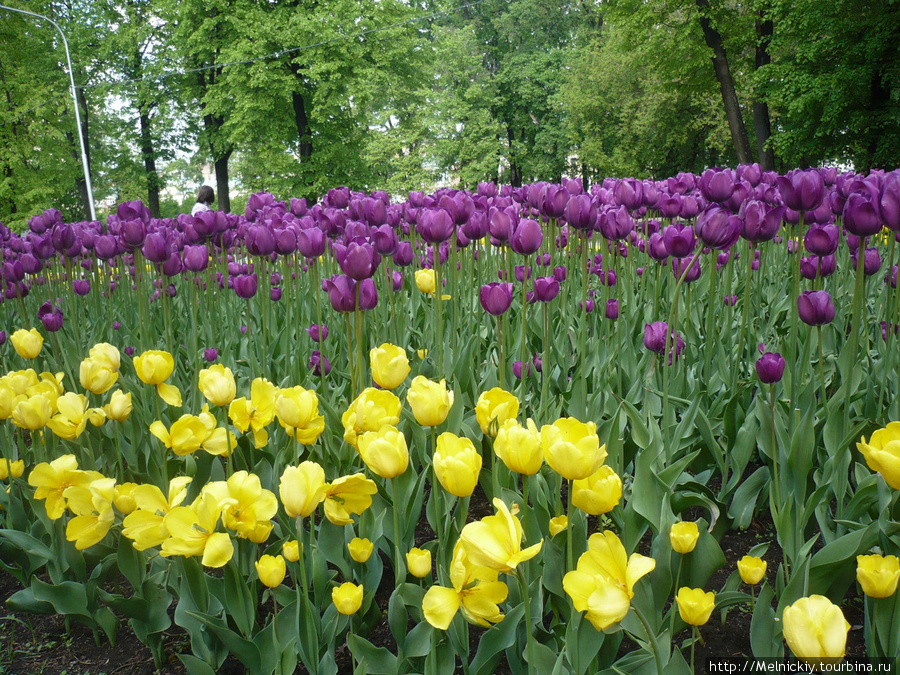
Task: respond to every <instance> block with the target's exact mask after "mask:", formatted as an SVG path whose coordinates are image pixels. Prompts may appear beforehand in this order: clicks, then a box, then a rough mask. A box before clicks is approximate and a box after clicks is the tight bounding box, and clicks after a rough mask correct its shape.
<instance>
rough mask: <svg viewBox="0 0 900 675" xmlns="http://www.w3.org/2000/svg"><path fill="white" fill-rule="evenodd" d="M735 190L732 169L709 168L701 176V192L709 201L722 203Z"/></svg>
mask: <svg viewBox="0 0 900 675" xmlns="http://www.w3.org/2000/svg"><path fill="white" fill-rule="evenodd" d="M733 192H734V177H733V176H732V173H731V170H730V169H707V170H706V171H704V172H703V175H701V176H700V194H702V195H703V196H704V197H705V198H706V199H707V200H708V201H710V202H717V203H722V202H724V201H726V200H727V199H728V198H729V197H731V194H732V193H733Z"/></svg>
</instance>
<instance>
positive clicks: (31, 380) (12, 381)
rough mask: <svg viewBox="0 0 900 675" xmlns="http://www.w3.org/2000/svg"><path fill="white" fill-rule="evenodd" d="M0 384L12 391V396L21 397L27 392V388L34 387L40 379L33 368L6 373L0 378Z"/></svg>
mask: <svg viewBox="0 0 900 675" xmlns="http://www.w3.org/2000/svg"><path fill="white" fill-rule="evenodd" d="M0 382H2V383H3V384H5V385H6V386H8V387H9V388H10V389H12V391H13V394H15V395H16V396H23V395H24V394H25V393H26V392H27V391H28V388H29V387H33V386H34V385H36V384H37V383H38V382H40V379H39V378H38V374H37V373H36V372H34V369H33V368H26V369H25V370H14V371H11V372H9V373H7V374H6V375H4V376H3V377H0Z"/></svg>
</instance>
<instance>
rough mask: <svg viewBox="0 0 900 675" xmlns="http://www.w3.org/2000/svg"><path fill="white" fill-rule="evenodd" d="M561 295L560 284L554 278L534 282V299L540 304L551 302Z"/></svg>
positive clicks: (538, 279)
mask: <svg viewBox="0 0 900 675" xmlns="http://www.w3.org/2000/svg"><path fill="white" fill-rule="evenodd" d="M558 295H559V282H558V281H557V280H556V279H555V278H554V277H538V278H537V279H535V280H534V297H535V299H536V300H537V301H538V302H550V301H552V300H554V299H555V298H556V296H558Z"/></svg>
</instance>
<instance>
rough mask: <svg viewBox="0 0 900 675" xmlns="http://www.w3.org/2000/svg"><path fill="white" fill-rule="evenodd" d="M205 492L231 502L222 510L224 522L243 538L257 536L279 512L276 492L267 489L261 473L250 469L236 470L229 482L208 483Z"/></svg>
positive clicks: (220, 499)
mask: <svg viewBox="0 0 900 675" xmlns="http://www.w3.org/2000/svg"><path fill="white" fill-rule="evenodd" d="M203 491H204V492H211V493H212V494H213V495H215V497H216V499H217V500H218V501H220V502H222V503H223V504H228V506H226V507H225V508H224V509H223V510H222V523H223V524H224V525H225V527H227V528H228V529H229V530H232V531H234V532H237V535H238V536H239V537H241V538H242V539H250V538H251V536H255V533H256V530H257V528H258V527H259V525H260V524H261V523H262V524H266V523H268V521H270V520H271V519H272V518H274V517H275V514H276V513H278V500H277V499H276V498H275V493H274V492H272V491H271V490H266V489H265V488H263V487H262V484H261V483H260V480H259V476H257V475H256V474H253V473H248V472H247V471H235V472H234V473H233V474H231V476H229V477H228V480H227V481H215V482H212V483H207V484H206V486H204V488H203ZM267 536H268V533H267V532H266V537H267Z"/></svg>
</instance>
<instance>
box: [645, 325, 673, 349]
mask: <svg viewBox="0 0 900 675" xmlns="http://www.w3.org/2000/svg"><path fill="white" fill-rule="evenodd" d="M668 330H669V324H667V323H666V322H665V321H654V322H653V323H647V324H644V346H645V347H646V348H647V349H649V350H650V351H651V352H653V353H655V354H662V353H663V352H664V351H666V332H667V331H668Z"/></svg>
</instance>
